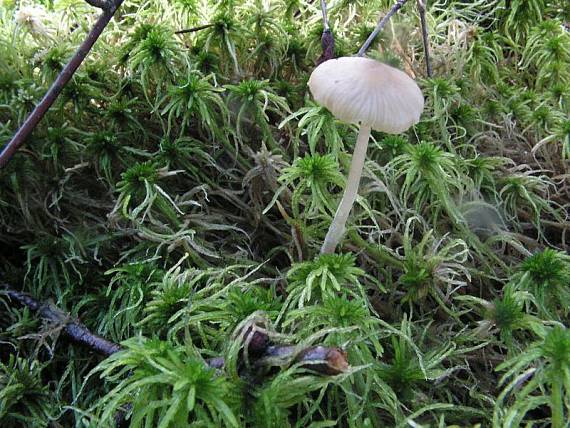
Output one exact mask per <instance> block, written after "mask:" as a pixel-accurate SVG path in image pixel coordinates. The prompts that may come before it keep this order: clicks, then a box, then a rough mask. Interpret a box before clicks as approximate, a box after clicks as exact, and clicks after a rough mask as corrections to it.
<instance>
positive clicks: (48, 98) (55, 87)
mask: <svg viewBox="0 0 570 428" xmlns="http://www.w3.org/2000/svg"><path fill="white" fill-rule="evenodd" d="M89 2H95V3H100V4H101V3H102V0H89ZM122 3H123V0H108V2H105V4H107V5H108V7H106V8H104V10H103V13H102V14H101V16H100V17H99V19H97V21H96V22H95V25H94V26H93V28H92V29H91V31H90V32H89V34H88V35H87V38H86V39H85V40H84V41H83V43H82V44H81V46H79V48H78V49H77V51H76V52H75V55H73V58H71V60H70V61H69V62H68V63H67V65H66V66H65V67H64V68H63V70H61V73H59V75H58V76H57V79H55V81H54V82H53V84H52V85H51V87H50V88H49V90H48V91H47V93H46V94H45V95H44V97H43V98H42V100H41V101H40V103H39V104H38V105H37V106H36V108H34V110H33V111H32V113H31V114H30V115H29V116H28V118H27V119H26V121H25V122H24V123H23V124H22V126H21V127H20V129H18V131H17V132H16V134H15V135H14V136H13V137H12V139H11V140H10V142H9V143H8V144H7V145H6V146H5V147H4V148H3V150H2V152H0V168H3V167H4V166H6V164H7V163H8V161H9V160H10V159H11V158H12V156H14V154H15V153H16V151H18V149H19V148H20V147H21V146H22V145H23V144H24V143H25V142H26V139H27V138H28V137H29V136H30V135H31V133H32V132H33V131H34V129H35V127H36V126H37V124H38V123H39V122H40V120H42V118H43V117H44V116H45V114H46V113H47V111H48V109H49V108H50V107H51V105H52V104H53V103H54V102H55V100H56V99H57V97H58V96H59V94H60V93H61V91H62V90H63V88H64V87H65V85H67V83H68V82H69V81H70V80H71V78H72V77H73V75H74V74H75V71H77V69H78V68H79V66H80V65H81V63H82V62H83V61H84V60H85V58H86V57H87V54H89V51H91V48H92V47H93V45H94V44H95V42H96V41H97V39H98V38H99V36H101V33H102V32H103V30H104V29H105V27H106V26H107V24H109V21H110V20H111V18H112V17H113V15H114V14H115V11H116V10H117V9H118V8H119V6H121V4H122ZM90 4H91V3H90Z"/></svg>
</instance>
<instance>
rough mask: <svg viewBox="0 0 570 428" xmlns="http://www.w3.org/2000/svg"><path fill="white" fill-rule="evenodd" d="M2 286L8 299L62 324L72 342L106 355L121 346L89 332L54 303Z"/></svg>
mask: <svg viewBox="0 0 570 428" xmlns="http://www.w3.org/2000/svg"><path fill="white" fill-rule="evenodd" d="M4 288H5V289H4V294H6V295H7V296H8V297H10V299H12V300H15V301H16V302H18V303H20V304H21V305H23V306H27V307H28V308H30V309H31V310H32V311H35V312H38V314H39V315H40V317H41V318H43V319H44V320H46V321H49V322H51V323H55V324H59V325H63V326H64V327H63V330H64V331H65V333H66V334H67V335H68V336H69V337H70V338H71V340H72V341H73V342H75V343H79V344H82V345H85V346H87V347H89V348H91V349H92V350H93V351H95V352H97V353H99V354H101V355H104V356H106V357H108V356H109V355H112V354H114V353H115V352H119V351H120V350H121V347H120V346H119V345H118V344H116V343H114V342H110V341H109V340H107V339H105V338H103V337H101V336H98V335H96V334H94V333H91V332H90V331H89V329H88V328H87V327H85V326H84V325H83V324H81V323H80V322H78V321H73V319H72V318H71V317H70V315H69V314H66V313H65V312H63V311H61V310H60V309H58V308H57V307H55V306H54V305H52V304H50V303H41V302H38V301H37V300H36V299H34V298H33V297H31V296H29V295H27V294H25V293H21V292H19V291H16V290H12V289H11V288H8V287H7V286H4Z"/></svg>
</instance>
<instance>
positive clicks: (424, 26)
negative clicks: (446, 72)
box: [417, 0, 433, 77]
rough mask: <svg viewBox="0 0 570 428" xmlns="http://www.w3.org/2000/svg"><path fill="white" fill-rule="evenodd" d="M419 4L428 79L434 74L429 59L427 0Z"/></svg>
mask: <svg viewBox="0 0 570 428" xmlns="http://www.w3.org/2000/svg"><path fill="white" fill-rule="evenodd" d="M417 3H418V11H419V14H420V25H421V26H422V40H423V43H424V55H425V59H426V71H427V77H431V76H432V74H433V73H432V69H431V61H430V57H429V40H428V28H427V22H426V0H417Z"/></svg>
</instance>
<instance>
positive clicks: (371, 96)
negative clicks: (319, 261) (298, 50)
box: [309, 57, 424, 254]
mask: <svg viewBox="0 0 570 428" xmlns="http://www.w3.org/2000/svg"><path fill="white" fill-rule="evenodd" d="M309 89H310V90H311V93H312V94H313V97H314V98H315V100H316V101H317V102H318V103H319V104H321V105H323V106H324V107H326V108H327V109H329V110H330V111H331V112H332V114H333V115H334V116H335V117H336V118H337V119H340V120H342V121H343V122H347V123H354V124H359V125H360V131H359V133H358V138H357V139H356V146H355V147H354V153H353V155H352V163H351V164H350V171H349V174H348V181H347V185H346V189H345V191H344V195H343V196H342V200H341V201H340V205H339V206H338V208H337V211H336V213H335V216H334V219H333V222H332V223H331V225H330V227H329V230H328V232H327V235H326V237H325V242H324V243H323V246H322V248H321V254H326V253H334V251H335V248H336V246H337V244H338V243H339V241H340V239H341V237H342V235H343V234H344V232H345V225H346V220H347V218H348V214H349V213H350V210H351V208H352V205H353V204H354V201H355V199H356V195H357V193H358V185H359V183H360V176H361V175H362V169H363V167H364V160H365V157H366V149H367V147H368V139H369V138H370V132H371V130H372V129H374V130H376V131H382V132H385V133H388V134H399V133H401V132H404V131H405V130H407V129H408V128H409V127H410V126H412V125H414V124H416V123H417V122H418V121H419V119H420V115H421V113H422V111H423V108H424V97H423V95H422V92H421V91H420V88H419V87H418V85H417V84H416V82H415V81H414V80H413V79H411V78H410V77H409V76H408V75H407V74H406V73H404V72H402V71H400V70H398V69H396V68H394V67H390V66H389V65H386V64H382V63H381V62H378V61H375V60H373V59H370V58H363V57H341V58H336V59H331V60H328V61H326V62H323V63H322V64H320V65H319V66H318V67H317V68H315V70H314V71H313V73H312V74H311V77H310V79H309Z"/></svg>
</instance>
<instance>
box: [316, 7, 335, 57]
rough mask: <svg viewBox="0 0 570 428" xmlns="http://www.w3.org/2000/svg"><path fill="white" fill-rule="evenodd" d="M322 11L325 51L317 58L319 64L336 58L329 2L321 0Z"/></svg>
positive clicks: (322, 37) (322, 38)
mask: <svg viewBox="0 0 570 428" xmlns="http://www.w3.org/2000/svg"><path fill="white" fill-rule="evenodd" d="M321 13H322V15H323V35H322V36H321V46H322V48H323V53H322V54H321V56H320V57H319V59H317V65H319V64H321V63H323V62H325V61H328V60H329V59H332V58H334V36H333V34H332V31H331V29H330V26H329V19H328V17H327V2H326V1H325V0H321Z"/></svg>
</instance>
